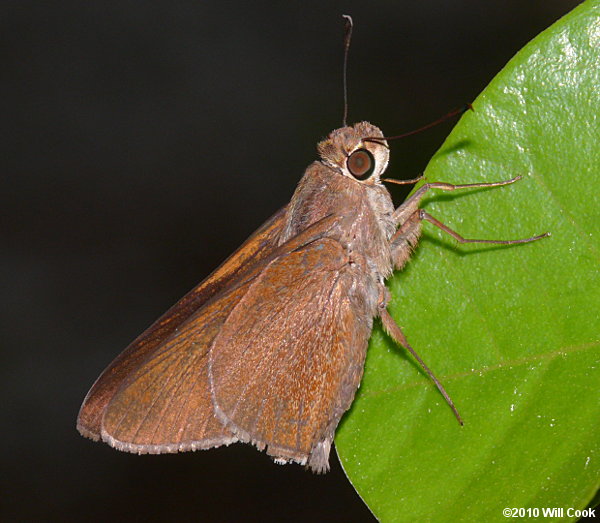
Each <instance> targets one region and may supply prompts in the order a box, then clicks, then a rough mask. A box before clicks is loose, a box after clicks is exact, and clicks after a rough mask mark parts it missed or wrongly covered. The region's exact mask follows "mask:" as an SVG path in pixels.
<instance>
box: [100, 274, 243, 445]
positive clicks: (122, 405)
mask: <svg viewBox="0 0 600 523" xmlns="http://www.w3.org/2000/svg"><path fill="white" fill-rule="evenodd" d="M249 285H250V282H246V283H244V284H242V285H239V286H238V287H236V288H234V289H232V290H230V291H228V292H226V293H225V294H224V295H222V296H219V297H218V298H217V299H215V300H212V301H211V302H209V303H208V304H206V305H205V306H203V307H201V309H200V310H199V311H198V312H197V313H196V314H194V315H193V316H192V317H190V318H189V319H188V320H187V321H186V322H184V323H183V324H182V325H181V326H180V327H179V328H178V330H177V334H176V335H174V336H171V338H169V339H168V340H167V341H165V342H164V343H163V344H162V345H161V346H160V347H159V348H158V349H157V350H156V351H155V352H154V353H153V354H151V355H150V356H149V357H148V358H146V360H145V361H144V362H143V364H141V365H140V366H139V367H138V368H137V369H135V370H134V371H132V372H131V373H130V374H129V375H128V376H127V377H126V379H125V380H124V381H123V383H122V384H121V386H120V387H119V389H118V390H117V392H116V393H115V394H114V396H113V398H112V400H111V401H110V402H109V404H108V406H107V407H106V409H105V411H104V416H103V418H102V430H101V436H102V439H103V440H104V441H106V442H107V443H109V444H110V445H112V446H113V447H115V448H117V449H119V450H125V451H128V452H137V453H139V454H142V453H155V454H156V453H163V452H178V451H184V450H196V449H204V448H210V447H216V446H219V445H224V444H229V443H232V442H234V441H237V438H236V437H235V436H234V435H233V434H231V432H230V431H229V430H226V429H225V427H224V426H223V424H222V423H221V422H220V421H219V420H218V419H217V418H216V417H215V415H214V410H213V406H212V399H211V396H210V389H209V387H208V375H207V358H208V350H209V348H210V345H211V343H212V341H213V339H214V338H215V336H216V335H217V333H218V332H219V329H220V328H221V326H222V324H223V322H224V321H225V319H226V318H227V316H228V315H229V313H230V312H231V310H232V309H233V307H234V306H235V304H236V303H237V302H238V301H239V300H240V298H241V297H242V296H243V295H244V293H245V292H246V290H247V287H248V286H249Z"/></svg>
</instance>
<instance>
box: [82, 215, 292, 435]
mask: <svg viewBox="0 0 600 523" xmlns="http://www.w3.org/2000/svg"><path fill="white" fill-rule="evenodd" d="M285 211H286V208H285V207H283V208H282V209H280V210H279V211H278V212H277V213H276V214H274V215H273V216H272V217H271V218H270V219H269V220H267V221H266V222H265V223H264V224H263V225H262V226H261V227H260V228H259V229H258V230H257V231H256V232H255V233H254V234H253V235H252V236H250V238H248V240H246V242H245V243H244V244H243V245H242V246H241V247H240V248H239V249H238V250H237V251H236V252H234V253H233V254H232V255H231V256H230V257H229V258H228V259H227V260H226V261H225V262H224V263H223V264H222V265H221V266H220V267H219V268H218V269H216V270H215V271H214V272H213V273H212V274H211V275H210V276H209V277H208V278H206V279H205V280H204V281H203V282H202V283H200V284H199V285H198V286H197V287H195V288H194V289H193V290H192V291H190V292H189V293H188V294H187V295H186V296H184V297H183V298H182V299H181V300H179V302H177V303H176V304H175V305H174V306H173V307H171V308H170V309H169V310H168V311H167V312H166V313H165V314H163V316H161V317H160V318H159V319H158V320H157V321H156V322H154V324H153V325H152V326H151V327H150V328H148V329H147V330H146V331H145V332H144V333H143V334H141V335H140V336H139V337H138V338H137V339H136V340H135V341H133V343H131V345H129V347H127V349H125V350H124V351H123V352H122V353H121V354H120V355H119V356H118V357H117V358H115V360H114V361H113V362H112V363H111V364H110V365H109V366H108V367H107V369H106V370H105V371H104V372H103V373H102V374H101V375H100V377H99V378H98V379H97V380H96V382H95V383H94V385H93V386H92V388H91V389H90V391H89V392H88V394H87V396H86V398H85V400H84V401H83V405H82V406H81V409H80V411H79V416H78V418H77V428H78V430H79V432H81V434H83V435H84V436H87V437H89V438H92V439H99V438H100V432H101V421H102V416H103V415H104V410H105V409H106V407H107V406H108V404H109V403H110V401H111V400H112V398H113V396H114V394H115V393H116V392H117V390H118V389H119V387H120V386H121V385H122V383H123V381H124V380H125V379H126V378H127V377H128V376H129V375H130V374H131V373H133V372H134V371H136V370H137V369H138V368H139V367H140V366H141V365H142V364H143V363H144V361H145V360H146V359H147V358H148V357H149V356H151V355H152V354H153V352H154V351H156V350H157V349H158V348H160V347H161V346H162V345H163V344H164V343H165V342H166V340H168V339H169V338H170V337H171V336H172V335H173V333H174V332H175V331H176V329H177V328H178V327H179V326H180V325H181V324H182V323H183V322H185V321H186V320H187V319H188V318H189V317H190V316H192V315H193V314H195V313H196V312H197V311H198V310H199V309H200V308H201V307H202V306H203V305H204V304H205V303H206V302H207V301H208V300H210V299H211V298H213V297H214V296H216V295H218V294H219V293H220V292H222V291H223V290H224V289H226V288H227V287H228V286H231V285H232V284H234V283H235V281H236V280H238V279H239V278H241V277H242V276H243V274H247V273H248V272H249V271H251V270H253V269H255V268H256V266H257V265H259V264H260V263H261V262H262V260H263V259H264V258H266V257H268V256H269V254H271V253H272V252H273V250H274V249H275V247H276V245H277V240H278V238H279V235H280V232H281V229H282V227H283V222H284V218H285Z"/></svg>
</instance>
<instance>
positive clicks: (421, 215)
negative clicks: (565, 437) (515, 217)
mask: <svg viewBox="0 0 600 523" xmlns="http://www.w3.org/2000/svg"><path fill="white" fill-rule="evenodd" d="M520 179H521V177H520V176H517V177H515V178H512V179H510V180H505V181H502V182H493V183H469V184H463V185H453V184H450V183H444V182H434V183H426V184H425V185H423V186H422V187H421V188H420V189H419V190H417V192H416V193H415V194H413V195H412V196H411V197H410V198H408V200H406V201H405V202H404V203H403V204H402V205H400V206H399V207H398V208H397V209H396V211H395V212H394V219H395V220H396V224H397V225H398V229H397V231H396V233H395V234H394V235H393V236H392V238H391V244H392V255H393V259H394V264H395V266H396V268H397V269H401V268H402V267H403V266H404V264H405V263H406V262H407V260H408V258H409V257H410V255H411V253H412V251H413V249H414V248H415V246H416V244H417V242H418V241H419V237H420V236H421V223H422V222H423V221H427V222H429V223H431V224H433V225H435V226H436V227H438V228H440V229H442V230H443V231H444V232H446V233H447V234H449V235H450V236H452V237H453V238H454V239H455V240H457V241H458V242H460V243H492V244H497V245H514V244H517V243H529V242H533V241H536V240H540V239H541V238H545V237H546V236H549V235H550V233H544V234H539V235H537V236H532V237H530V238H522V239H518V240H481V239H472V238H464V237H463V236H461V235H460V234H458V233H457V232H456V231H454V230H453V229H451V228H450V227H448V226H447V225H445V224H444V223H442V222H440V221H439V220H438V219H436V218H434V217H433V216H431V215H430V214H429V213H427V212H426V211H424V210H423V209H419V204H420V202H421V199H422V198H423V196H424V195H425V193H426V192H427V191H428V190H430V189H442V190H444V191H454V190H455V189H469V188H477V187H499V186H502V185H508V184H511V183H514V182H516V181H518V180H520Z"/></svg>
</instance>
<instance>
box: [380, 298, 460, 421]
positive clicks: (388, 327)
mask: <svg viewBox="0 0 600 523" xmlns="http://www.w3.org/2000/svg"><path fill="white" fill-rule="evenodd" d="M382 303H385V302H382ZM379 316H380V317H381V322H382V323H383V328H384V329H385V331H386V332H387V333H388V334H389V335H390V337H391V338H392V339H393V340H394V341H395V342H396V343H397V344H398V345H401V346H402V347H404V348H405V349H406V350H408V351H409V352H410V353H411V354H412V355H413V357H414V358H415V359H416V360H417V362H418V363H419V365H420V366H421V368H422V369H423V370H424V371H425V373H426V374H427V375H428V376H429V378H430V379H431V381H433V383H434V384H435V386H436V387H437V388H438V390H439V391H440V393H441V395H442V396H443V397H444V399H445V400H446V403H448V405H449V407H450V408H451V409H452V412H453V413H454V415H455V416H456V419H457V420H458V422H459V423H460V424H461V425H463V420H462V418H461V417H460V414H459V413H458V409H457V408H456V406H455V405H454V402H453V401H452V399H451V398H450V395H449V394H448V393H447V392H446V389H445V388H444V386H443V385H442V384H441V382H440V381H439V380H438V379H437V378H436V377H435V374H434V373H433V372H432V371H431V369H430V368H429V367H428V366H427V365H425V362H424V361H423V360H422V359H421V357H420V356H419V355H418V354H417V353H416V351H415V350H414V349H413V348H412V347H411V345H410V343H408V340H407V339H406V336H405V335H404V333H403V332H402V329H401V328H400V326H399V325H398V324H397V323H396V322H395V321H394V318H392V317H391V316H390V313H389V312H388V311H387V309H386V308H385V305H383V306H380V310H379Z"/></svg>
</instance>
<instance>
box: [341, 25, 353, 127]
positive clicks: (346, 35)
mask: <svg viewBox="0 0 600 523" xmlns="http://www.w3.org/2000/svg"><path fill="white" fill-rule="evenodd" d="M342 18H343V19H344V117H343V118H342V127H346V125H348V124H347V119H348V73H347V71H348V51H349V50H350V39H351V38H352V27H353V26H354V23H353V22H352V17H351V16H350V15H342Z"/></svg>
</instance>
